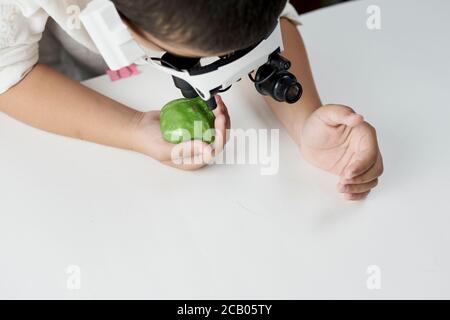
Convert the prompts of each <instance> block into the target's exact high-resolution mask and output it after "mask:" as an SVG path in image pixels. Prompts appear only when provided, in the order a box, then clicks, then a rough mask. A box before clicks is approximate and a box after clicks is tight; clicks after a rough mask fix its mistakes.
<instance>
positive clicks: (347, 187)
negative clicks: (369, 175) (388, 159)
mask: <svg viewBox="0 0 450 320" xmlns="http://www.w3.org/2000/svg"><path fill="white" fill-rule="evenodd" d="M377 185H378V179H375V180H373V181H370V182H367V183H361V184H341V183H338V187H337V189H338V191H339V192H341V193H364V192H367V191H370V190H372V189H373V188H375V187H376V186H377Z"/></svg>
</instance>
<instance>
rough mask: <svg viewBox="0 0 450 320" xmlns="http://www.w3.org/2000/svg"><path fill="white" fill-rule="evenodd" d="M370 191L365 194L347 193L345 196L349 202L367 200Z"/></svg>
mask: <svg viewBox="0 0 450 320" xmlns="http://www.w3.org/2000/svg"><path fill="white" fill-rule="evenodd" d="M369 193H370V191H367V192H364V193H346V194H344V198H345V199H346V200H349V201H359V200H363V199H365V198H367V196H368V195H369Z"/></svg>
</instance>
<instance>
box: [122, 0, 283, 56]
mask: <svg viewBox="0 0 450 320" xmlns="http://www.w3.org/2000/svg"><path fill="white" fill-rule="evenodd" d="M113 2H114V3H115V5H116V7H117V9H118V11H119V12H120V14H121V15H122V17H123V18H124V19H126V22H127V23H128V24H129V26H130V27H131V28H132V30H133V31H134V33H135V34H136V35H137V36H138V37H139V38H140V41H141V42H142V43H143V44H144V45H146V46H148V47H152V46H153V47H155V46H157V47H159V48H161V49H163V50H165V51H170V52H171V53H173V54H178V55H183V56H196V57H202V56H211V55H219V54H220V55H221V54H225V53H229V52H232V51H235V50H238V49H243V48H246V47H249V46H251V45H253V44H256V43H257V42H259V41H261V40H262V39H263V38H264V37H266V36H267V35H268V34H270V32H271V31H272V30H273V29H274V27H275V25H276V23H277V19H278V17H279V15H280V14H281V12H282V10H283V8H284V6H285V5H286V2H287V0H268V1H263V0H134V1H129V0H113Z"/></svg>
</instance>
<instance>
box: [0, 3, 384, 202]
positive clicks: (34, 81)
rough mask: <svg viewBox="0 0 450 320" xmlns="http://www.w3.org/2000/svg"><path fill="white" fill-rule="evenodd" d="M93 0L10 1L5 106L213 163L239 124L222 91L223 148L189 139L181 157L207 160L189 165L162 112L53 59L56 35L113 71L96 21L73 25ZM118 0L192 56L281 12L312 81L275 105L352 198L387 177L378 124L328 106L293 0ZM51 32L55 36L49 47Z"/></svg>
mask: <svg viewBox="0 0 450 320" xmlns="http://www.w3.org/2000/svg"><path fill="white" fill-rule="evenodd" d="M89 2H90V0H58V1H56V0H0V32H1V35H0V111H2V112H5V113H6V114H8V115H10V116H11V117H13V118H15V119H17V120H19V121H22V122H25V123H27V124H29V125H32V126H34V127H37V128H40V129H43V130H46V131H49V132H53V133H57V134H60V135H65V136H69V137H74V138H78V139H84V140H88V141H92V142H96V143H100V144H104V145H110V146H114V147H119V148H124V149H130V150H134V151H137V152H141V153H144V154H146V155H148V156H150V157H152V158H154V159H156V160H158V161H160V162H162V163H164V164H167V165H171V166H174V167H177V168H180V169H185V170H194V169H198V168H200V167H202V166H204V165H205V164H206V161H207V159H210V158H211V157H213V156H214V154H216V153H218V152H221V151H222V149H223V146H224V144H225V143H226V141H225V138H224V137H226V133H225V132H226V129H227V128H229V126H230V120H229V117H228V113H227V110H226V107H225V105H224V104H223V101H222V100H221V99H220V97H218V98H217V104H218V107H217V108H216V110H215V111H214V113H215V115H216V121H215V128H216V130H217V132H218V135H217V136H218V137H222V138H219V139H218V141H216V144H215V146H214V147H210V146H208V145H206V144H205V143H203V142H201V141H192V142H186V143H185V146H184V148H183V149H184V153H183V154H182V155H181V157H183V158H185V159H190V158H192V157H196V158H198V157H199V156H201V158H202V159H205V160H204V161H205V162H203V163H201V164H198V162H196V161H194V162H192V161H190V162H188V161H185V162H186V163H183V164H182V165H179V164H175V163H174V161H173V159H171V151H172V148H173V145H171V144H169V143H166V142H165V141H164V140H163V139H162V137H161V134H160V130H159V112H158V111H151V112H138V111H135V110H133V109H131V108H128V107H126V106H124V105H122V104H120V103H118V102H115V101H112V100H111V99H108V98H107V97H104V96H102V95H100V94H98V93H96V92H93V91H91V90H89V89H87V88H85V87H84V86H82V85H80V84H79V83H78V82H75V81H73V80H71V79H69V77H67V76H65V75H63V74H62V73H60V72H58V71H55V70H53V69H52V68H50V67H48V66H46V65H45V64H44V63H49V64H53V65H56V63H54V62H55V61H56V60H55V59H54V58H53V57H52V54H49V52H50V53H51V52H53V53H54V52H55V51H56V50H55V49H54V48H55V43H56V44H58V45H59V46H60V47H61V49H65V50H62V51H65V52H66V53H68V54H66V58H65V60H64V61H71V63H72V64H73V65H74V66H77V68H78V69H79V72H78V78H80V77H81V76H80V74H81V75H82V74H90V75H96V74H98V73H99V72H100V71H101V70H103V71H104V69H105V65H104V62H103V61H102V60H101V59H100V57H99V56H98V55H96V54H95V51H96V48H95V46H94V44H93V43H92V40H91V39H90V38H89V36H88V34H87V32H86V30H84V29H83V27H82V26H81V27H79V28H69V27H68V23H67V20H68V19H69V15H68V14H67V12H70V10H69V9H73V8H80V9H81V10H82V9H83V8H84V7H85V6H86V5H87V3H89ZM113 2H114V4H115V5H116V7H117V9H118V11H119V12H120V14H121V16H122V18H123V20H124V22H125V23H126V24H127V25H128V26H129V28H130V30H131V31H132V34H133V36H134V37H135V39H136V40H137V41H138V43H139V44H140V45H141V46H142V47H144V48H145V47H146V48H150V49H153V50H161V51H168V52H171V53H172V54H176V55H181V56H187V57H203V56H217V55H223V54H227V53H230V52H233V51H236V50H238V49H242V48H245V47H249V46H250V45H253V44H255V43H257V42H259V41H260V40H261V39H262V38H263V37H265V36H267V34H268V33H270V32H271V30H272V29H273V27H274V26H275V24H276V23H277V19H278V18H279V17H280V15H281V16H282V18H281V27H282V33H283V40H284V43H285V52H284V53H283V55H285V56H286V57H287V58H288V59H289V60H291V62H292V69H291V72H292V73H293V74H294V75H295V76H296V77H297V78H298V79H299V81H300V83H302V85H303V88H304V93H303V97H302V99H301V100H300V101H299V102H297V103H296V104H294V105H288V104H286V103H279V102H276V101H274V100H272V99H267V104H268V105H269V107H270V108H271V109H272V110H273V113H274V114H275V116H276V117H277V118H278V119H279V120H280V121H281V123H282V124H283V125H284V127H285V128H286V130H287V131H288V132H289V134H290V136H291V137H292V139H294V141H295V142H296V143H297V145H298V146H299V149H300V151H301V152H302V154H303V156H304V157H305V158H306V159H307V160H308V161H309V162H311V163H312V164H313V165H315V166H317V167H319V168H321V169H323V170H327V171H329V172H332V173H334V174H336V175H338V176H339V177H340V180H339V183H338V186H337V188H338V191H339V192H341V193H343V194H344V195H345V198H346V199H349V200H360V199H363V198H365V197H366V196H367V195H368V194H369V192H370V190H371V189H372V188H374V187H375V186H376V185H377V183H378V177H379V176H380V175H381V174H382V171H383V164H382V158H381V154H380V151H379V148H378V144H377V138H376V133H375V130H374V128H373V127H372V126H370V125H369V124H368V123H367V122H364V120H363V118H362V116H360V115H358V114H356V113H355V112H354V111H353V110H352V109H351V108H349V107H346V106H340V105H326V106H323V105H322V103H321V101H320V98H319V95H318V93H317V91H316V88H315V85H314V81H313V78H312V75H311V70H310V67H309V63H308V59H307V55H306V50H305V47H304V44H303V41H302V38H301V36H300V34H299V32H298V30H297V28H296V25H297V24H299V22H298V15H297V14H296V12H295V10H294V9H293V7H292V6H291V5H290V4H288V3H286V0H271V1H260V0H227V1H217V0H164V1H161V0H136V1H127V0H114V1H113ZM49 16H50V17H51V18H53V21H56V22H57V23H54V22H49V23H48V24H47V30H46V32H45V37H44V39H43V40H42V43H41V48H40V49H41V59H40V63H39V60H38V47H39V46H38V45H39V43H40V41H41V38H42V37H41V36H42V33H43V32H44V30H45V27H46V23H47V20H48V17H49ZM49 30H50V31H51V34H49ZM49 39H50V40H51V39H53V44H51V45H50V46H49V45H47V46H45V45H44V42H48V41H49ZM49 48H50V49H52V50H50V51H49V50H48V49H49ZM46 50H47V51H46ZM64 68H65V66H64V65H62V68H60V70H62V71H67V70H64ZM72 69H74V68H72ZM75 69H76V68H75ZM72 72H73V70H72ZM66 73H67V74H70V72H66ZM72 76H73V75H72ZM176 162H177V163H179V161H176ZM192 163H194V164H192Z"/></svg>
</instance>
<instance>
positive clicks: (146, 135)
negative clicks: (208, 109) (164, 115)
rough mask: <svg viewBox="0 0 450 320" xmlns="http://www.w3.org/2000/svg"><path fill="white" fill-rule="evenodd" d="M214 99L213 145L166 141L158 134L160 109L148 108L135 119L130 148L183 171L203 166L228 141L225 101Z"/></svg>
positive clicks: (200, 142)
mask: <svg viewBox="0 0 450 320" xmlns="http://www.w3.org/2000/svg"><path fill="white" fill-rule="evenodd" d="M216 101H217V108H216V109H215V110H214V114H215V116H216V120H215V122H214V127H215V132H216V134H215V141H214V143H213V144H211V145H209V144H207V143H205V142H203V141H200V140H193V141H187V142H184V143H180V144H178V145H175V144H171V143H169V142H166V141H165V140H164V139H163V137H162V135H161V130H160V123H159V116H160V112H159V111H150V112H146V113H143V114H142V117H141V119H139V121H138V125H137V126H136V134H135V139H134V141H135V143H134V147H133V148H134V149H135V150H136V151H138V152H141V153H144V154H146V155H148V156H150V157H152V158H154V159H156V160H158V161H160V162H161V163H163V164H166V165H168V166H171V167H174V168H178V169H182V170H197V169H200V168H202V167H204V166H206V165H207V164H208V163H210V162H211V160H212V159H213V158H214V156H216V155H217V154H219V153H220V152H222V150H223V148H224V146H225V143H226V142H227V129H229V128H230V117H229V115H228V110H227V108H226V106H225V104H224V103H223V101H222V99H221V98H220V97H219V96H216Z"/></svg>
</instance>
